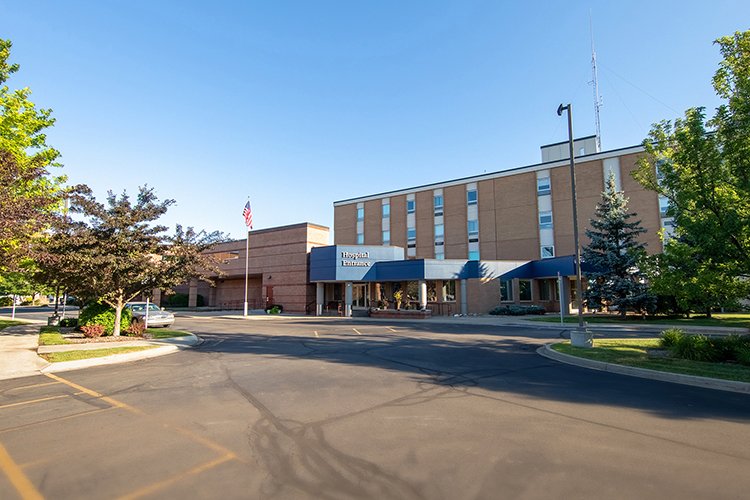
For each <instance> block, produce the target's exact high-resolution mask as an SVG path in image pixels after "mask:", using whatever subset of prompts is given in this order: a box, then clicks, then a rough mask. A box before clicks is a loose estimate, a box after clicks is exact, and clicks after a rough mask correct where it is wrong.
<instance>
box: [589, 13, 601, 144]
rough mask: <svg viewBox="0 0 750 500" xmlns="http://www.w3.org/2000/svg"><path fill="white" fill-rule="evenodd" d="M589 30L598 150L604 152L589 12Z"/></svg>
mask: <svg viewBox="0 0 750 500" xmlns="http://www.w3.org/2000/svg"><path fill="white" fill-rule="evenodd" d="M589 29H590V31H591V75H592V78H593V79H592V81H591V84H592V85H593V87H594V115H595V116H596V149H597V151H601V150H602V130H601V122H600V121H599V109H600V108H601V107H602V104H603V102H602V97H601V96H600V95H599V74H598V72H597V70H596V50H595V49H594V22H593V20H592V18H591V12H589Z"/></svg>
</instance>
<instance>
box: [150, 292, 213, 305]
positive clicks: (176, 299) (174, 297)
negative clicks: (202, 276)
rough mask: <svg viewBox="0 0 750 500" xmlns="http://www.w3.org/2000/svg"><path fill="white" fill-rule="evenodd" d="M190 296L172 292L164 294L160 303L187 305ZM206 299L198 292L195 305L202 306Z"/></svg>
mask: <svg viewBox="0 0 750 500" xmlns="http://www.w3.org/2000/svg"><path fill="white" fill-rule="evenodd" d="M189 299H190V297H189V296H188V294H186V293H173V294H170V295H164V296H163V297H162V300H161V301H162V305H163V306H164V307H187V306H188V302H189ZM205 303H206V301H205V299H204V298H203V295H200V294H198V296H197V297H196V304H195V305H196V306H197V307H203V306H204V305H205Z"/></svg>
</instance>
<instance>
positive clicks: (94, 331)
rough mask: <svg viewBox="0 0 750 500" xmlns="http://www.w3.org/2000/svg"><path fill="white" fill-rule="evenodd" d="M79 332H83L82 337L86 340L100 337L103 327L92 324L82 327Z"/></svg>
mask: <svg viewBox="0 0 750 500" xmlns="http://www.w3.org/2000/svg"><path fill="white" fill-rule="evenodd" d="M81 331H82V332H83V336H84V337H88V338H96V337H101V336H102V334H103V333H104V325H97V324H94V323H91V324H88V325H83V326H82V327H81Z"/></svg>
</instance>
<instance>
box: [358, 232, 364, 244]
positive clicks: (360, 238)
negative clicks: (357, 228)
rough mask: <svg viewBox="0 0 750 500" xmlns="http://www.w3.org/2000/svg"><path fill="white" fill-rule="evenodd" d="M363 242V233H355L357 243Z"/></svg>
mask: <svg viewBox="0 0 750 500" xmlns="http://www.w3.org/2000/svg"><path fill="white" fill-rule="evenodd" d="M364 244H365V235H364V234H363V233H359V234H357V245H364Z"/></svg>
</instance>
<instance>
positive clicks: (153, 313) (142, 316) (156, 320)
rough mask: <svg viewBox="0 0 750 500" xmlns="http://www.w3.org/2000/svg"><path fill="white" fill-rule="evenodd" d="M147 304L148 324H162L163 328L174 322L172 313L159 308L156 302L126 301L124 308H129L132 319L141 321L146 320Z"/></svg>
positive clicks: (150, 325) (151, 325)
mask: <svg viewBox="0 0 750 500" xmlns="http://www.w3.org/2000/svg"><path fill="white" fill-rule="evenodd" d="M147 305H148V326H149V327H153V326H163V327H165V328H167V327H170V326H172V324H173V323H174V313H171V312H169V311H166V310H164V308H160V307H159V306H157V305H156V304H152V303H148V304H146V302H128V303H127V304H125V308H127V309H129V310H130V313H131V314H132V315H133V321H135V322H142V321H145V320H146V306H147Z"/></svg>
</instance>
